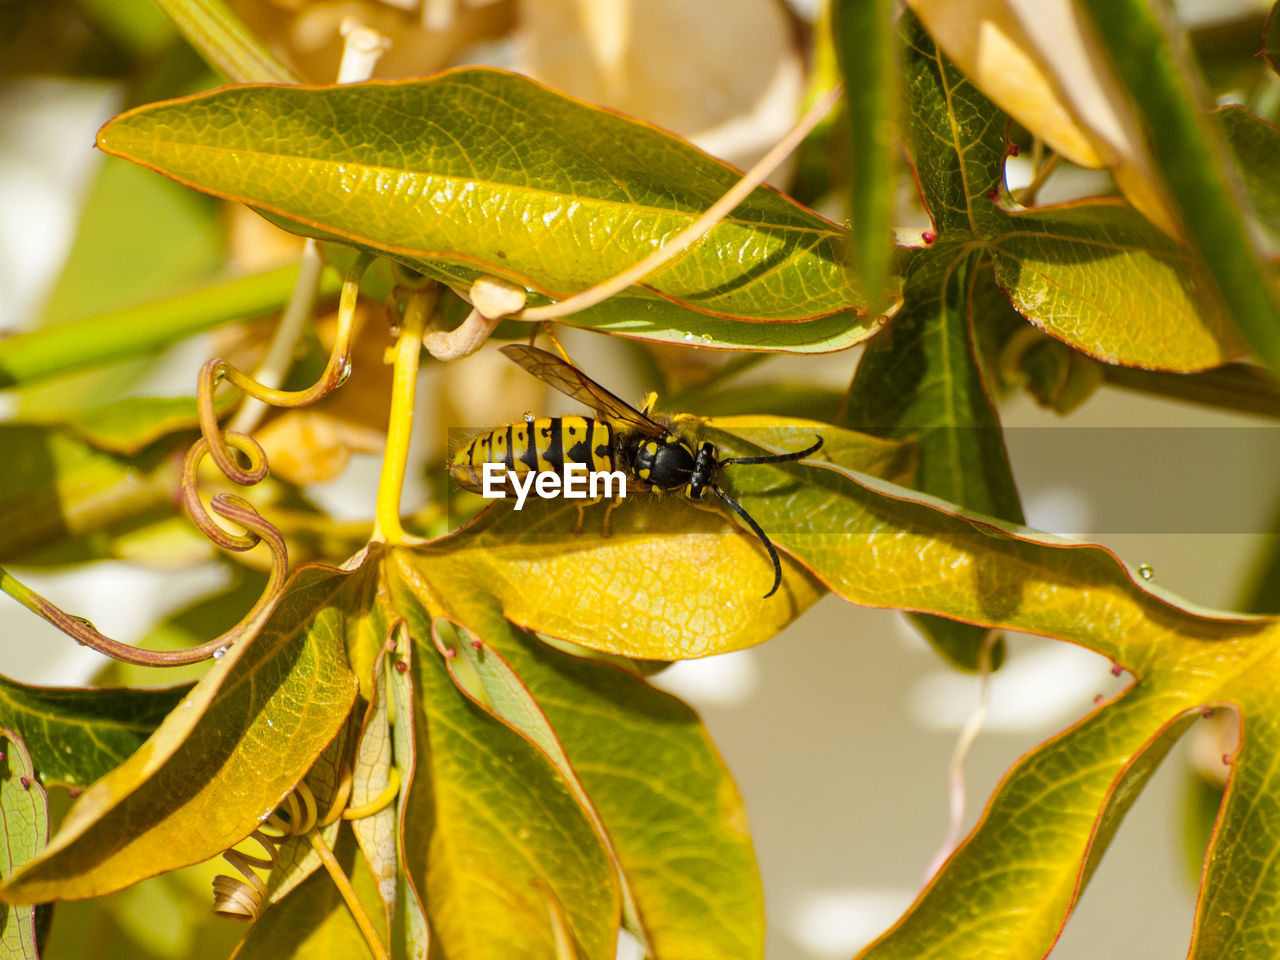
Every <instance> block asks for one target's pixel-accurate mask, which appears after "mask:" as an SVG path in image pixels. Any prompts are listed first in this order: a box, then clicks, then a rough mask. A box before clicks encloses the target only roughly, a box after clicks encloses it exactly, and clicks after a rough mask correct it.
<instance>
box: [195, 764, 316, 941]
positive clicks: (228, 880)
mask: <svg viewBox="0 0 1280 960" xmlns="http://www.w3.org/2000/svg"><path fill="white" fill-rule="evenodd" d="M282 807H283V809H284V811H285V814H284V816H281V813H280V810H279V809H277V810H276V811H275V812H274V813H272V814H271V816H269V817H268V818H267V822H266V823H264V824H263V825H262V826H260V827H259V828H258V829H257V830H255V831H253V833H251V834H249V836H248V838H247V839H246V840H245V841H244V842H246V843H247V842H249V841H253V842H254V843H256V844H258V846H260V847H261V848H262V852H263V853H265V854H266V856H261V857H259V856H253V855H252V854H249V853H246V852H245V851H243V850H237V849H235V848H234V847H233V848H231V849H230V850H226V851H224V852H223V854H222V856H223V859H225V860H226V861H227V863H229V864H231V866H233V867H234V868H235V869H236V870H238V871H239V872H240V876H241V877H244V879H243V880H242V879H240V877H232V876H228V875H227V874H219V875H218V876H216V877H214V878H213V912H214V913H216V914H217V915H218V916H220V917H226V918H227V919H228V920H242V921H245V922H249V921H252V920H256V919H258V914H259V913H260V912H261V911H262V904H263V902H264V901H265V900H266V899H267V884H266V882H265V881H264V880H263V879H262V877H260V876H259V875H258V872H257V871H258V870H270V869H271V868H272V867H274V866H275V865H276V864H277V863H278V862H279V861H280V846H281V844H283V843H284V842H285V841H286V840H288V839H289V838H290V837H300V836H303V835H304V834H306V833H308V832H309V831H310V830H311V829H312V828H313V827H314V826H315V825H316V798H315V794H313V793H312V792H311V788H310V787H308V786H307V785H306V784H305V783H300V784H298V786H297V787H296V788H295V789H294V790H293V791H292V792H291V793H290V794H289V795H288V796H287V797H285V800H284V803H283V804H282ZM255 868H256V869H255Z"/></svg>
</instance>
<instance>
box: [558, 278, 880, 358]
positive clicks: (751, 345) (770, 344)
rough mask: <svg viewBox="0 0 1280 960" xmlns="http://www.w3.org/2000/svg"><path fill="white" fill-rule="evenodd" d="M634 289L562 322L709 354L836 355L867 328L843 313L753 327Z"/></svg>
mask: <svg viewBox="0 0 1280 960" xmlns="http://www.w3.org/2000/svg"><path fill="white" fill-rule="evenodd" d="M635 293H636V291H635V290H634V288H633V290H632V291H630V292H628V293H624V294H619V295H618V296H616V297H610V298H609V299H608V300H606V301H605V302H604V303H601V304H598V305H597V306H594V307H591V308H589V309H587V310H583V311H581V312H579V313H575V314H572V315H571V316H568V317H565V318H564V319H563V320H561V321H560V322H561V323H564V324H566V325H568V326H571V327H581V328H583V329H584V330H595V331H597V332H598V333H610V334H614V335H616V336H622V337H632V338H634V339H637V340H652V341H656V342H658V343H674V344H679V345H681V346H694V347H705V348H708V349H713V350H757V351H762V352H772V353H835V352H836V351H839V350H847V349H848V348H849V347H852V346H855V345H856V344H858V343H861V342H862V341H863V340H865V339H866V338H867V336H868V335H869V333H870V331H871V328H870V327H869V326H868V324H867V322H866V320H865V319H864V318H862V317H860V316H859V315H858V312H857V311H854V310H844V311H841V312H839V313H833V314H830V315H828V316H825V317H814V318H813V319H811V320H806V321H805V322H804V323H751V322H748V321H746V320H736V319H733V318H732V317H716V316H709V315H708V314H705V313H698V312H697V311H695V310H690V309H688V308H686V307H683V306H681V305H680V304H678V303H672V302H671V301H670V300H663V299H660V298H658V297H653V296H648V297H645V296H638V295H634V294H635Z"/></svg>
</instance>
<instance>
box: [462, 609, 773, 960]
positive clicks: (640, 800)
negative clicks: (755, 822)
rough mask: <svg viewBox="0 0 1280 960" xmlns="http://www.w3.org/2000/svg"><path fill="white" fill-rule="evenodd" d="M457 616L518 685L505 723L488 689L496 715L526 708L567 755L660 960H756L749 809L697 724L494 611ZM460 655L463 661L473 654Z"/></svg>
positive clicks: (759, 909)
mask: <svg viewBox="0 0 1280 960" xmlns="http://www.w3.org/2000/svg"><path fill="white" fill-rule="evenodd" d="M462 615H463V616H464V617H465V618H466V620H465V622H466V623H467V625H468V626H469V627H470V628H471V629H472V630H474V631H475V632H476V636H477V637H478V638H479V639H481V640H482V642H483V643H484V644H485V647H484V648H482V649H481V651H479V652H475V651H471V654H470V655H471V656H472V657H474V658H476V659H478V660H481V661H484V660H486V659H488V660H489V661H497V660H500V659H501V660H505V661H506V663H509V664H510V667H509V668H508V669H509V670H511V671H513V672H514V675H515V676H516V677H517V678H518V681H519V682H521V683H522V684H523V685H524V688H522V692H523V697H518V698H517V700H518V704H517V707H516V710H515V711H514V713H515V715H514V716H513V715H512V713H513V711H512V710H511V708H510V707H503V706H501V705H500V703H499V700H498V699H497V696H496V694H494V693H493V692H492V691H493V689H494V686H496V685H495V684H492V683H489V682H487V683H486V690H487V691H490V692H491V699H492V700H493V709H494V710H495V712H497V713H498V714H499V715H501V716H503V717H505V718H507V719H508V720H510V721H511V722H517V720H516V717H518V716H519V701H522V700H523V698H528V699H529V700H530V701H531V702H532V703H533V704H534V709H535V710H538V711H541V713H540V714H539V716H542V714H545V717H544V718H543V719H542V720H541V722H542V723H548V722H549V724H550V727H549V728H548V729H549V731H553V734H552V735H553V737H554V738H555V739H556V743H555V746H554V747H553V749H557V750H558V749H560V746H561V745H563V748H562V749H563V752H562V754H561V755H562V756H563V758H564V761H565V762H566V763H568V764H569V765H570V766H571V768H572V771H573V773H574V775H575V776H576V777H578V778H580V780H581V783H582V787H583V788H584V789H585V790H586V792H587V795H588V796H589V797H590V802H591V804H592V805H593V807H594V809H595V810H596V811H598V813H599V816H600V818H601V821H602V823H603V825H604V829H605V830H606V831H607V833H608V836H609V838H610V841H611V845H612V847H613V849H614V851H615V854H616V856H617V858H618V865H619V868H620V869H621V871H622V875H623V878H624V881H625V883H626V887H627V889H628V890H629V891H630V893H631V895H632V897H633V900H634V909H635V911H636V913H637V915H638V920H639V923H640V925H641V929H642V932H643V935H644V937H645V939H646V940H647V942H648V943H649V946H650V949H651V951H652V953H653V954H654V955H655V956H659V957H663V958H664V960H718V958H724V960H747V958H750V957H763V956H764V909H763V900H762V894H761V890H760V880H759V876H758V873H757V870H756V863H755V855H754V851H753V850H752V845H751V838H750V835H749V834H748V833H747V830H746V811H745V809H744V808H743V806H742V800H741V798H740V797H739V796H738V791H737V788H736V787H735V786H734V784H733V781H732V780H731V779H730V777H729V774H728V771H726V770H725V768H724V764H723V761H721V759H720V757H719V755H718V754H717V753H716V750H715V747H714V746H713V744H712V743H711V739H710V737H709V736H708V735H707V732H706V730H705V729H704V728H703V726H702V724H701V722H700V721H699V720H698V717H697V716H696V714H694V713H693V711H692V710H690V709H689V708H688V707H686V706H685V705H684V704H682V703H681V702H680V701H679V700H677V699H676V698H674V697H671V696H669V695H667V694H665V693H661V692H659V691H657V690H654V689H653V688H652V687H650V686H649V685H648V684H647V683H645V682H644V681H643V680H642V679H640V678H639V677H636V676H635V675H634V674H631V673H628V672H625V671H623V670H620V669H617V668H615V667H612V666H609V665H606V664H602V663H599V662H596V661H591V660H583V659H579V658H577V657H572V656H569V655H567V654H564V653H561V652H559V651H557V650H553V649H551V648H550V647H548V646H546V645H545V644H542V643H539V642H537V641H536V640H534V639H532V638H530V637H528V636H527V635H524V634H522V633H521V632H520V631H518V630H515V629H514V628H512V627H511V625H510V624H508V623H507V622H506V621H505V620H503V619H502V618H501V617H500V616H496V615H495V614H494V612H493V611H486V612H484V613H480V612H477V613H474V614H469V613H463V614H462ZM490 648H492V649H490ZM459 650H460V653H461V654H462V655H463V656H467V655H468V651H469V650H470V648H469V646H468V645H467V644H460V645H459ZM486 665H487V664H484V663H482V665H481V667H480V668H479V669H481V670H483V669H484V667H485V666H486ZM534 725H535V726H536V725H537V724H534ZM527 735H529V734H527ZM535 742H536V741H535ZM544 749H546V748H544Z"/></svg>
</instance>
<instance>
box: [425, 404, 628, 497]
mask: <svg viewBox="0 0 1280 960" xmlns="http://www.w3.org/2000/svg"><path fill="white" fill-rule="evenodd" d="M486 463H496V464H499V465H501V466H502V467H503V470H504V471H507V470H510V471H513V472H514V473H515V474H516V475H517V476H523V475H524V474H526V473H529V472H530V471H543V470H549V471H552V472H554V473H557V474H562V473H563V471H564V465H565V464H566V463H580V464H582V465H583V466H584V467H586V469H587V472H588V473H594V472H597V471H611V470H614V469H616V468H615V467H614V463H613V431H612V430H611V429H610V427H609V425H608V424H607V423H604V422H603V421H601V420H593V419H592V418H590V417H536V418H535V419H533V420H526V421H525V422H524V423H513V424H511V425H509V426H505V427H498V428H497V429H496V430H490V431H489V432H488V433H482V434H480V435H479V436H477V437H473V438H472V439H471V440H470V441H469V442H468V443H467V444H466V446H464V447H461V448H459V449H458V451H457V452H456V453H454V455H453V456H452V457H451V458H450V459H449V476H450V477H452V478H453V480H454V482H455V483H457V484H458V485H459V486H460V487H462V488H463V489H464V490H471V491H474V492H475V493H481V492H483V489H484V465H485V464H486ZM506 476H507V475H506V473H505V472H504V473H502V477H503V478H505V477H506ZM501 486H502V488H503V490H504V491H505V494H506V495H507V496H513V495H514V491H513V490H511V489H510V486H509V484H505V483H504V484H502V485H501Z"/></svg>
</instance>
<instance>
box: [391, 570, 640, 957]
mask: <svg viewBox="0 0 1280 960" xmlns="http://www.w3.org/2000/svg"><path fill="white" fill-rule="evenodd" d="M391 560H392V563H393V565H394V566H393V568H392V569H390V570H388V576H389V578H390V588H391V593H392V596H393V599H394V603H395V604H396V606H397V607H398V609H399V610H400V611H401V612H402V614H403V615H404V616H405V617H406V619H407V624H408V630H409V634H410V635H411V636H412V638H413V643H414V654H413V658H412V674H413V677H414V683H415V691H414V695H415V700H416V701H417V703H418V704H419V710H418V713H417V715H416V716H415V737H416V740H417V748H416V755H417V758H418V763H417V769H416V770H415V772H414V777H413V783H412V785H411V786H409V787H408V788H407V789H409V791H410V793H409V795H408V798H407V809H406V817H405V821H404V822H405V834H404V838H403V844H404V851H405V853H404V857H405V861H406V863H407V865H408V868H409V872H410V874H411V876H412V877H413V879H414V885H415V887H416V888H417V890H418V891H419V892H420V894H421V895H422V898H423V902H424V905H425V907H426V914H427V921H428V923H429V924H430V927H431V931H432V939H433V941H434V942H435V944H438V945H439V947H440V949H441V950H442V951H443V952H444V953H445V955H447V956H449V957H452V958H456V960H473V958H474V960H478V958H488V957H521V958H528V960H555V957H556V946H555V930H554V927H553V924H552V922H551V919H550V916H549V915H548V911H547V906H546V903H545V901H544V899H543V897H542V895H541V894H540V893H539V889H538V884H544V885H546V886H547V887H548V888H550V890H551V892H552V893H553V894H554V895H555V897H556V899H557V900H558V901H559V902H560V903H561V904H562V905H563V907H564V911H565V914H566V916H567V918H568V920H569V924H570V927H571V929H572V931H573V933H574V936H575V938H576V940H577V947H578V950H579V951H580V955H581V956H582V958H583V960H607V958H612V957H613V955H614V952H615V950H616V945H617V931H618V923H619V917H620V911H621V907H620V901H619V894H618V886H617V880H616V878H615V876H614V872H613V866H612V863H611V862H610V860H609V857H608V855H607V853H606V852H605V849H604V847H603V846H602V844H601V842H600V839H599V836H598V835H597V833H596V831H595V830H594V829H593V828H592V826H591V824H590V822H589V821H588V820H587V818H586V815H585V814H584V813H583V812H582V810H581V808H580V807H579V806H578V804H577V801H576V800H575V798H574V796H573V794H572V793H571V792H570V790H569V789H568V787H567V786H566V785H565V783H564V781H563V779H562V778H561V777H560V776H559V774H558V773H557V772H556V770H555V768H554V767H553V766H552V764H551V763H549V762H548V761H547V759H546V757H545V756H544V755H543V754H542V753H541V752H539V751H538V750H537V749H535V748H534V747H533V746H532V745H531V744H529V742H528V741H526V740H525V739H524V738H523V737H521V736H520V735H519V734H517V733H515V732H513V731H512V730H510V729H509V728H508V727H506V726H505V725H503V724H502V723H500V722H498V721H497V720H495V719H494V718H493V717H491V716H489V715H488V714H487V713H485V711H483V710H482V709H480V708H479V707H477V706H476V705H475V704H473V703H471V702H470V701H469V700H468V699H467V698H466V697H465V696H463V694H462V693H461V692H460V691H459V690H458V689H457V688H456V687H455V686H454V683H453V681H452V680H451V679H450V678H449V674H448V671H447V670H446V669H445V665H444V656H443V655H442V653H441V652H440V651H439V650H438V649H437V648H436V646H435V645H434V644H433V642H432V639H431V637H432V624H431V620H432V616H431V614H430V612H429V610H428V609H426V608H424V606H423V604H424V602H425V603H427V604H430V605H432V606H434V600H433V598H432V595H431V594H432V591H431V588H430V587H429V586H428V585H427V584H426V583H425V582H424V581H423V580H422V579H421V578H420V577H418V576H417V574H416V572H415V570H414V567H415V564H414V563H413V562H412V561H410V562H409V563H408V564H405V563H402V562H400V561H399V559H398V557H397V556H396V555H392V557H391ZM433 949H434V948H433Z"/></svg>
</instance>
